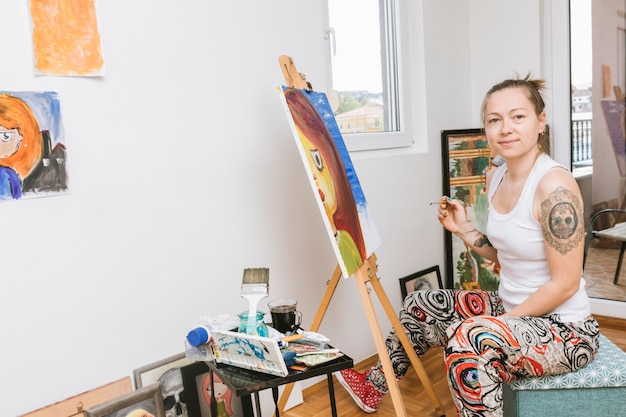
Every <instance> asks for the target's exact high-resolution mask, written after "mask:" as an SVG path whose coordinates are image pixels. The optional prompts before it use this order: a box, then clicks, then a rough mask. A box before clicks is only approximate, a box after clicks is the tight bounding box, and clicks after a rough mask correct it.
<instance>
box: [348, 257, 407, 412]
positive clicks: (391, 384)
mask: <svg viewBox="0 0 626 417" xmlns="http://www.w3.org/2000/svg"><path fill="white" fill-rule="evenodd" d="M369 270H370V268H369V266H368V265H367V262H366V263H365V264H363V265H362V266H361V268H359V270H358V271H357V272H355V274H354V276H355V278H356V283H357V287H358V288H359V293H360V294H361V300H362V301H363V306H364V307H365V315H366V316H367V320H368V321H369V324H370V328H371V330H372V336H373V337H374V344H375V345H376V351H377V352H378V359H379V360H380V362H381V364H382V366H383V372H384V373H385V379H386V380H387V388H389V394H391V400H392V401H393V407H394V409H395V410H396V416H403V417H406V409H405V408H404V402H403V401H402V395H401V394H400V388H399V387H398V381H397V380H396V376H395V373H394V371H393V366H392V365H391V359H390V358H389V354H388V353H387V346H385V339H384V336H383V334H382V332H381V330H380V325H379V324H378V318H377V317H376V311H375V310H374V305H373V304H372V298H371V297H370V293H369V291H368V289H367V285H366V282H367V281H369V276H368V271H369Z"/></svg>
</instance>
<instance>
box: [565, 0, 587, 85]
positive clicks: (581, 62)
mask: <svg viewBox="0 0 626 417" xmlns="http://www.w3.org/2000/svg"><path fill="white" fill-rule="evenodd" d="M570 8H571V12H570V13H571V16H570V19H571V30H570V33H571V39H570V42H571V45H572V48H571V55H572V56H571V61H572V84H574V85H575V86H578V87H580V86H586V85H588V84H591V78H592V62H591V59H592V54H591V0H571V2H570Z"/></svg>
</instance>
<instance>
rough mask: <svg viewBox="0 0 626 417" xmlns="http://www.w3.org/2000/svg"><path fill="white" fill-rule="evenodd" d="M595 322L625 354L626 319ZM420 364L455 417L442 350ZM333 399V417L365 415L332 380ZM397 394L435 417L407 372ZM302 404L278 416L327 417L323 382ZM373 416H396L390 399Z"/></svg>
mask: <svg viewBox="0 0 626 417" xmlns="http://www.w3.org/2000/svg"><path fill="white" fill-rule="evenodd" d="M596 319H597V320H598V322H599V323H600V330H601V331H602V334H604V335H605V336H606V337H607V338H609V339H610V340H611V341H612V342H613V343H615V344H616V345H617V346H619V347H620V348H621V349H622V350H625V351H626V320H619V319H613V318H609V317H599V316H596ZM375 361H376V358H375V357H373V358H370V359H368V360H367V361H364V362H361V363H358V364H357V365H356V368H357V369H359V370H364V369H368V368H369V367H370V366H371V365H373V364H374V362H375ZM421 361H422V364H423V365H424V368H425V369H426V372H427V373H428V376H429V378H430V381H431V383H432V384H433V388H434V390H435V392H436V394H437V396H438V398H439V401H441V403H442V404H443V407H444V409H445V413H446V417H454V416H456V411H455V408H454V404H453V403H452V397H451V396H450V392H449V391H448V384H447V382H446V378H445V371H444V366H443V353H442V348H437V349H431V350H430V351H429V352H428V353H427V354H426V355H424V356H423V357H422V358H421ZM334 385H335V398H336V402H337V414H338V416H340V417H357V416H364V415H366V414H365V413H364V412H363V411H361V409H360V408H358V407H357V405H356V404H355V403H354V401H353V400H352V398H351V397H350V396H349V395H348V394H347V393H346V391H345V390H344V389H343V387H342V386H341V385H339V383H338V382H336V380H335V384H334ZM399 386H400V391H401V392H402V397H403V399H404V407H405V408H406V412H407V415H409V416H422V417H438V415H437V413H435V409H434V408H433V405H432V402H431V401H430V399H429V398H428V396H427V395H426V394H425V393H424V392H423V390H422V389H421V386H422V384H421V382H420V381H419V379H418V378H417V374H416V373H415V372H414V371H413V370H410V371H409V373H408V374H407V376H406V377H405V378H404V379H402V380H401V381H400V382H399ZM303 395H304V403H303V404H300V405H298V406H296V407H294V408H292V409H291V410H288V411H286V412H284V413H282V414H281V416H284V417H328V416H330V415H331V412H330V404H329V400H328V386H327V384H326V381H323V382H320V383H318V384H316V385H314V386H311V387H309V388H306V389H305V390H304V391H303ZM373 416H376V417H396V412H395V409H394V407H393V402H392V401H391V397H390V396H389V395H386V396H385V398H384V399H383V401H382V403H381V405H380V408H379V409H378V411H377V412H376V414H373Z"/></svg>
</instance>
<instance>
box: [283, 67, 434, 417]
mask: <svg viewBox="0 0 626 417" xmlns="http://www.w3.org/2000/svg"><path fill="white" fill-rule="evenodd" d="M278 61H279V63H280V66H281V69H282V71H283V75H284V77H285V82H286V83H287V86H289V87H294V88H304V89H306V90H311V89H312V88H311V84H309V83H308V82H306V81H305V80H304V78H303V76H302V74H300V73H299V72H298V71H297V70H296V66H295V64H294V62H293V60H292V59H291V57H289V56H286V55H281V56H280V58H279V59H278ZM377 272H378V266H377V265H376V255H374V254H372V255H371V256H370V258H368V259H367V260H365V261H364V262H363V264H362V265H361V267H360V268H359V269H358V270H357V271H356V272H355V273H354V277H355V279H356V282H357V287H358V288H359V293H360V295H361V300H362V302H363V306H364V307H365V314H366V316H367V320H368V322H369V324H370V328H371V331H372V336H373V337H374V343H375V345H376V351H377V353H378V357H379V359H380V361H381V364H382V367H383V372H384V374H385V378H386V380H387V387H388V388H389V393H390V394H391V399H392V401H393V406H394V409H395V410H396V415H397V416H401V417H406V415H407V414H406V409H405V408H404V403H403V401H402V396H401V394H400V389H399V387H398V381H396V378H395V373H394V371H393V366H392V365H391V359H390V358H389V354H388V353H387V347H386V346H385V337H384V335H383V333H382V331H381V328H380V324H379V321H378V317H377V315H376V310H375V309H374V304H373V303H372V298H371V295H370V291H369V288H368V286H367V284H368V283H369V284H370V286H371V288H373V289H374V292H375V293H376V296H377V297H378V301H379V302H380V304H381V305H382V307H383V309H384V311H385V314H386V315H387V317H388V319H389V321H390V322H391V324H392V325H393V328H394V330H395V332H396V334H397V336H398V338H399V339H400V343H402V347H403V348H404V350H405V352H406V353H407V355H408V357H409V360H410V361H411V365H413V369H415V371H416V372H417V376H418V377H419V379H420V380H421V381H422V384H423V385H424V390H425V391H426V393H427V394H428V396H429V397H430V399H431V401H432V402H433V405H434V406H435V411H436V412H437V413H438V414H439V415H440V416H441V417H445V411H444V408H443V406H442V404H441V402H440V401H439V398H438V397H437V395H436V394H435V391H434V389H433V386H432V383H431V382H430V379H429V378H428V374H427V373H426V370H425V369H424V366H423V365H422V362H421V361H420V359H419V357H418V356H417V354H416V353H415V350H414V348H413V345H412V344H411V342H410V341H409V338H408V337H407V335H406V333H405V332H404V328H403V327H402V324H401V323H400V320H399V319H398V315H397V312H396V311H395V309H394V308H393V306H392V305H391V302H390V301H389V298H388V297H387V294H386V293H385V290H384V289H383V287H382V285H381V284H380V282H379V281H378V277H377V276H376V273H377ZM341 276H342V274H341V268H340V267H339V265H337V267H336V268H335V272H334V273H333V276H332V278H331V279H330V281H329V282H328V287H327V288H326V292H325V293H324V297H323V298H322V302H321V303H320V306H319V308H318V310H317V313H316V314H315V317H314V318H313V322H312V323H311V327H310V329H309V330H310V331H313V332H317V331H318V330H319V327H320V325H321V323H322V319H323V318H324V315H325V314H326V310H327V309H328V306H329V304H330V301H331V299H332V297H333V294H334V293H335V289H336V288H337V285H338V283H339V281H340V278H341ZM292 390H293V384H288V385H287V386H286V387H285V390H284V391H283V394H282V396H281V398H280V400H279V402H278V409H279V410H281V411H282V410H283V409H284V408H285V404H286V403H287V400H288V399H289V395H291V391H292Z"/></svg>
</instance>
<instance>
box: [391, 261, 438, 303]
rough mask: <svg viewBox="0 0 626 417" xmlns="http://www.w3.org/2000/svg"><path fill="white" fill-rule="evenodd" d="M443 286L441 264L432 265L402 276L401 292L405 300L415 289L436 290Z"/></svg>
mask: <svg viewBox="0 0 626 417" xmlns="http://www.w3.org/2000/svg"><path fill="white" fill-rule="evenodd" d="M441 288H443V283H442V281H441V272H440V270H439V265H435V266H431V267H430V268H426V269H423V270H421V271H419V272H415V273H413V274H411V275H407V276H406V277H403V278H400V292H401V293H402V299H403V300H404V299H405V298H406V296H407V295H409V294H410V293H412V292H413V291H419V290H436V289H441Z"/></svg>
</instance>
